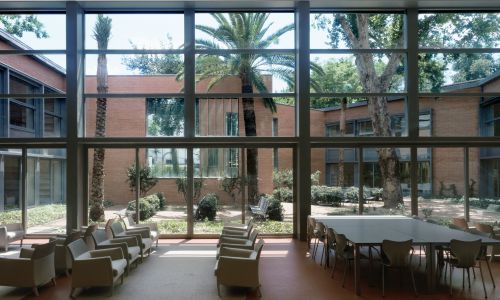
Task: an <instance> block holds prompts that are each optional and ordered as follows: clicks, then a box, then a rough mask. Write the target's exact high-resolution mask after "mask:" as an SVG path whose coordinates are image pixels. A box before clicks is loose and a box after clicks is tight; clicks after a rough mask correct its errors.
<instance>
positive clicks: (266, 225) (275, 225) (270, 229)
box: [255, 220, 293, 234]
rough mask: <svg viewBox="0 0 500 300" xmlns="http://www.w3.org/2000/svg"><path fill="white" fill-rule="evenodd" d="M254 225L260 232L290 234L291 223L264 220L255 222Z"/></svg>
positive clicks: (291, 230) (291, 231)
mask: <svg viewBox="0 0 500 300" xmlns="http://www.w3.org/2000/svg"><path fill="white" fill-rule="evenodd" d="M255 227H256V228H257V230H259V232H260V233H261V234H292V233H293V223H292V222H282V221H271V220H266V221H263V222H257V223H255Z"/></svg>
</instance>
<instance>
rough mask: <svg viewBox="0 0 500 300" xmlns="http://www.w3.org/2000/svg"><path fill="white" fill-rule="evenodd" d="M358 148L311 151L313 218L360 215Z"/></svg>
mask: <svg viewBox="0 0 500 300" xmlns="http://www.w3.org/2000/svg"><path fill="white" fill-rule="evenodd" d="M356 155H357V149H355V148H346V149H340V148H313V149H311V215H312V216H334V215H356V214H358V203H357V194H358V192H357V190H358V188H357V186H358V185H359V168H358V164H357V158H356V157H357V156H356Z"/></svg>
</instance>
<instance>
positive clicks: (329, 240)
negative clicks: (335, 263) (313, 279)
mask: <svg viewBox="0 0 500 300" xmlns="http://www.w3.org/2000/svg"><path fill="white" fill-rule="evenodd" d="M334 250H335V232H334V231H333V228H331V227H326V247H325V257H326V262H325V269H326V267H329V266H330V252H331V251H334Z"/></svg>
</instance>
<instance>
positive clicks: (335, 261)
mask: <svg viewBox="0 0 500 300" xmlns="http://www.w3.org/2000/svg"><path fill="white" fill-rule="evenodd" d="M336 266H337V254H336V253H335V256H334V257H333V267H332V274H330V277H332V278H333V274H334V273H335V267H336Z"/></svg>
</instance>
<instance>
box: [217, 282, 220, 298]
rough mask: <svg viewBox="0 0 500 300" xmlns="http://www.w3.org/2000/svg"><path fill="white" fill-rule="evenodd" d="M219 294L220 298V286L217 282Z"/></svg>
mask: <svg viewBox="0 0 500 300" xmlns="http://www.w3.org/2000/svg"><path fill="white" fill-rule="evenodd" d="M217 294H218V295H219V297H220V284H219V283H218V282H217Z"/></svg>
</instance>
